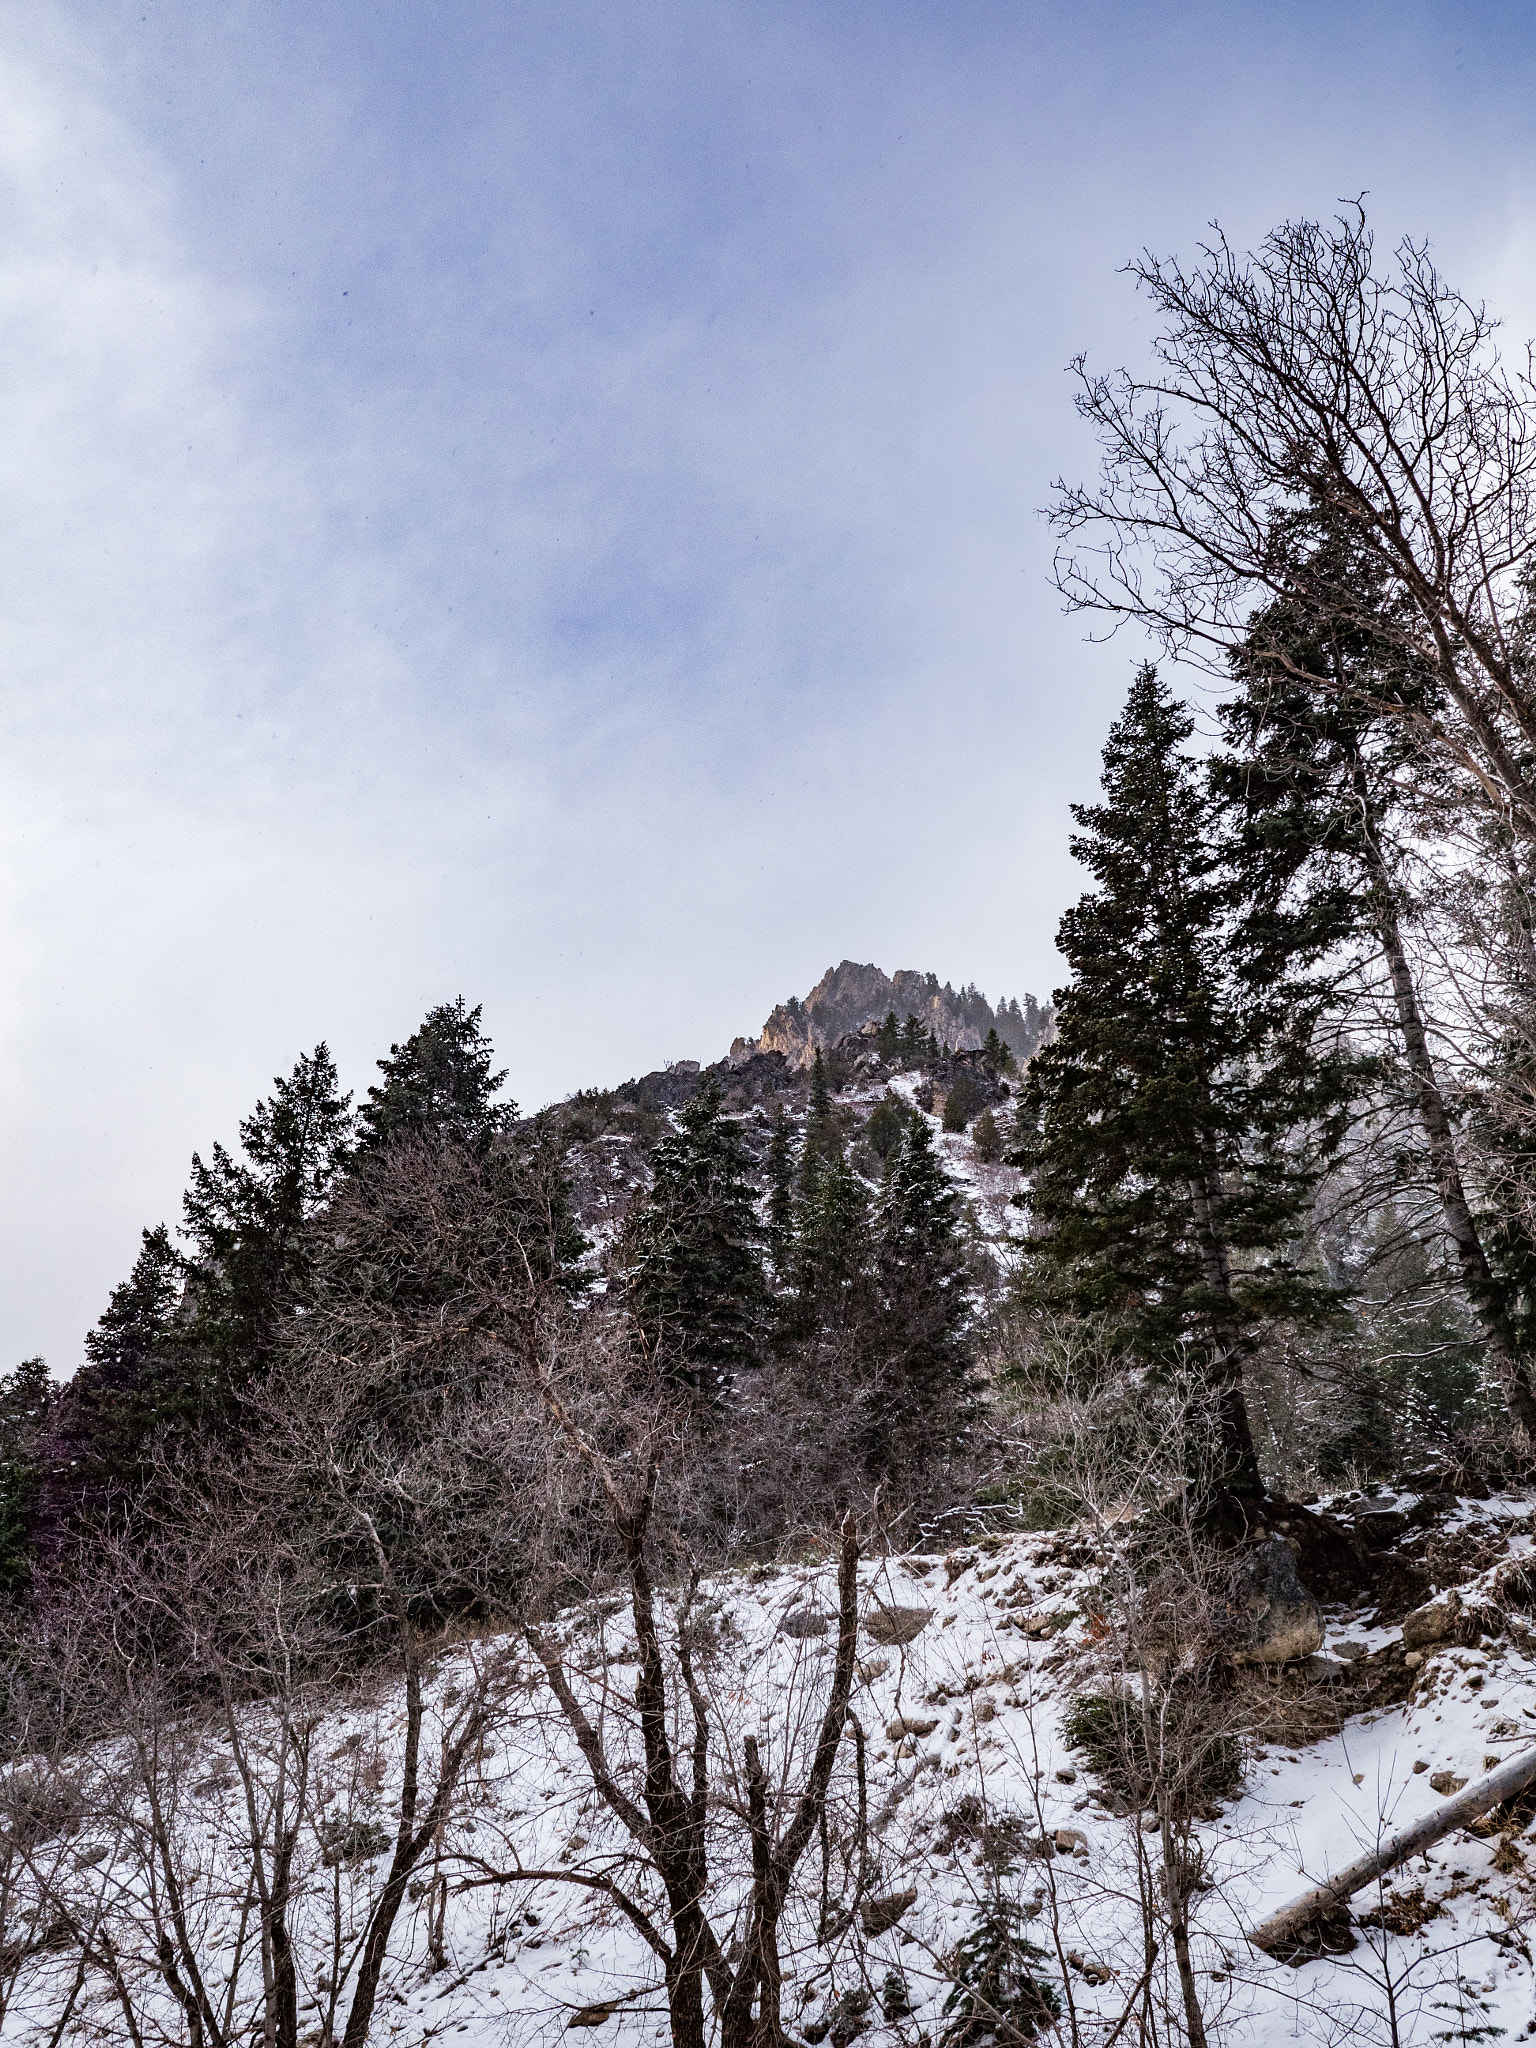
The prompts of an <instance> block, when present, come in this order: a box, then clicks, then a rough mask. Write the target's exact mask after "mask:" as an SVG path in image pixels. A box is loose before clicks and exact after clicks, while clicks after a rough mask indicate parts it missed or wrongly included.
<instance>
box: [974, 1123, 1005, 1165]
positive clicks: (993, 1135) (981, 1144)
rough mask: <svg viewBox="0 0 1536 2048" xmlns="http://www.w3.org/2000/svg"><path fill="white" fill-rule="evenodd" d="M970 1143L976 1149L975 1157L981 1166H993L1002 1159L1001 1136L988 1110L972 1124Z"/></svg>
mask: <svg viewBox="0 0 1536 2048" xmlns="http://www.w3.org/2000/svg"><path fill="white" fill-rule="evenodd" d="M971 1141H972V1143H973V1144H974V1145H975V1147H976V1157H977V1158H978V1159H979V1160H981V1162H982V1164H983V1165H985V1166H993V1165H995V1164H996V1162H997V1161H998V1160H999V1159H1001V1158H1002V1156H1003V1136H1002V1132H1001V1131H999V1129H998V1128H997V1118H996V1117H995V1116H994V1115H993V1114H992V1112H991V1110H990V1109H984V1110H983V1111H982V1112H981V1115H980V1116H979V1117H977V1119H976V1121H975V1123H973V1124H972V1126H971Z"/></svg>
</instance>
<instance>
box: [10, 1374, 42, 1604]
mask: <svg viewBox="0 0 1536 2048" xmlns="http://www.w3.org/2000/svg"><path fill="white" fill-rule="evenodd" d="M53 1399H54V1388H53V1384H52V1382H51V1381H50V1379H49V1377H48V1368H47V1366H46V1365H45V1364H44V1363H43V1361H42V1359H40V1358H27V1359H23V1361H22V1363H21V1364H20V1365H19V1366H17V1368H16V1370H15V1371H14V1372H12V1373H6V1374H5V1375H4V1376H3V1377H0V1599H8V1598H14V1597H15V1596H16V1595H17V1594H19V1593H21V1592H23V1591H24V1590H25V1588H26V1584H27V1580H28V1579H29V1578H30V1576H31V1572H32V1565H33V1560H34V1556H35V1553H36V1546H37V1535H38V1505H39V1495H40V1492H41V1489H42V1485H43V1479H44V1470H45V1467H44V1443H45V1439H46V1434H47V1429H48V1421H49V1415H50V1411H51V1407H52V1402H53Z"/></svg>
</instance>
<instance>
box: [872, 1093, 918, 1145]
mask: <svg viewBox="0 0 1536 2048" xmlns="http://www.w3.org/2000/svg"><path fill="white" fill-rule="evenodd" d="M911 1116H912V1112H911V1111H910V1110H909V1109H908V1108H907V1106H906V1104H905V1103H904V1102H902V1101H901V1100H900V1099H899V1098H898V1097H897V1096H895V1095H893V1094H892V1093H891V1091H890V1089H889V1088H887V1089H886V1091H885V1093H884V1094H883V1095H882V1096H881V1098H880V1100H879V1101H878V1102H877V1103H876V1104H875V1106H874V1108H873V1109H872V1110H871V1111H870V1113H869V1121H868V1123H867V1124H865V1126H864V1136H865V1137H866V1138H867V1139H868V1141H869V1144H870V1147H871V1149H872V1150H873V1151H875V1152H876V1153H878V1154H879V1156H880V1158H881V1159H889V1158H890V1156H891V1154H892V1153H893V1152H894V1151H895V1149H896V1147H897V1146H898V1145H899V1144H900V1143H901V1140H902V1138H903V1136H904V1135H905V1133H906V1128H907V1125H908V1123H909V1122H910V1121H911Z"/></svg>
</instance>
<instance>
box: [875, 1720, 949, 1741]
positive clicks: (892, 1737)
mask: <svg viewBox="0 0 1536 2048" xmlns="http://www.w3.org/2000/svg"><path fill="white" fill-rule="evenodd" d="M938 1725H939V1724H938V1722H937V1721H936V1720H935V1721H915V1720H912V1719H909V1717H908V1716H907V1715H905V1714H898V1715H897V1716H896V1718H895V1720H894V1721H887V1722H886V1724H885V1733H886V1737H887V1739H888V1740H889V1741H891V1742H900V1740H901V1738H902V1737H903V1736H904V1735H915V1736H917V1737H918V1739H919V1740H920V1741H921V1740H922V1739H923V1738H925V1737H926V1736H929V1735H931V1734H932V1733H933V1731H934V1729H935V1728H937V1727H938Z"/></svg>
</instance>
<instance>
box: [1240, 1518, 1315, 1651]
mask: <svg viewBox="0 0 1536 2048" xmlns="http://www.w3.org/2000/svg"><path fill="white" fill-rule="evenodd" d="M1238 1578H1239V1583H1240V1588H1241V1591H1240V1600H1241V1604H1242V1606H1243V1607H1244V1608H1246V1610H1247V1619H1248V1624H1249V1625H1248V1630H1247V1637H1248V1640H1247V1641H1246V1642H1245V1643H1244V1644H1243V1645H1242V1646H1241V1648H1239V1649H1237V1650H1235V1651H1234V1652H1233V1655H1232V1662H1233V1663H1234V1664H1290V1663H1293V1662H1294V1661H1295V1660H1296V1659H1297V1658H1298V1657H1310V1656H1312V1655H1313V1653H1314V1652H1315V1651H1317V1650H1319V1649H1321V1647H1322V1641H1323V1613H1322V1609H1321V1608H1320V1607H1319V1606H1318V1604H1317V1601H1316V1600H1315V1599H1314V1598H1313V1596H1312V1595H1311V1593H1309V1592H1308V1591H1307V1588H1306V1587H1305V1586H1304V1585H1303V1584H1302V1582H1301V1574H1300V1573H1299V1572H1298V1571H1297V1569H1296V1559H1295V1558H1294V1556H1293V1555H1292V1554H1291V1546H1290V1545H1289V1544H1288V1543H1287V1542H1286V1540H1285V1538H1284V1537H1283V1536H1271V1537H1270V1539H1269V1541H1268V1542H1267V1543H1261V1544H1260V1545H1259V1546H1258V1548H1257V1549H1256V1550H1253V1551H1250V1552H1249V1554H1248V1556H1247V1557H1246V1558H1244V1560H1243V1562H1242V1564H1241V1566H1240V1567H1239V1569H1238Z"/></svg>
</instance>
